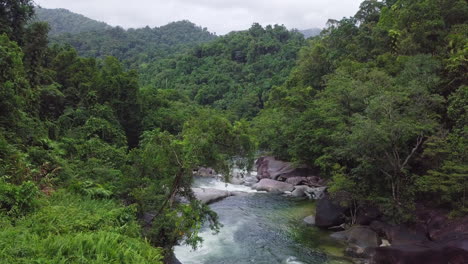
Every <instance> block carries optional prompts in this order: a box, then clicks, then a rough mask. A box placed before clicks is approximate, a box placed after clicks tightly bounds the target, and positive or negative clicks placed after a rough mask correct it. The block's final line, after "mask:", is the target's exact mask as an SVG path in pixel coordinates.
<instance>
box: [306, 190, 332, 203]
mask: <svg viewBox="0 0 468 264" xmlns="http://www.w3.org/2000/svg"><path fill="white" fill-rule="evenodd" d="M326 189H327V187H315V188H309V189H307V193H308V194H309V195H310V196H309V198H310V199H315V200H319V199H322V198H324V197H325V190H326Z"/></svg>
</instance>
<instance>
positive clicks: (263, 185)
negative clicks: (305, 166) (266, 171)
mask: <svg viewBox="0 0 468 264" xmlns="http://www.w3.org/2000/svg"><path fill="white" fill-rule="evenodd" d="M252 188H253V189H255V190H257V191H267V192H274V193H284V192H288V191H289V192H292V191H293V190H294V186H293V185H292V184H289V183H286V182H280V181H275V180H271V179H261V180H260V181H259V182H258V183H256V184H254V185H253V186H252Z"/></svg>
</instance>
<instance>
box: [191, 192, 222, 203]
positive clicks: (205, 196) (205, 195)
mask: <svg viewBox="0 0 468 264" xmlns="http://www.w3.org/2000/svg"><path fill="white" fill-rule="evenodd" d="M192 190H193V193H194V194H195V198H197V200H199V201H201V202H202V203H204V204H210V203H214V202H216V201H219V200H221V199H224V198H226V197H228V196H231V193H230V192H229V191H223V190H217V189H210V188H192Z"/></svg>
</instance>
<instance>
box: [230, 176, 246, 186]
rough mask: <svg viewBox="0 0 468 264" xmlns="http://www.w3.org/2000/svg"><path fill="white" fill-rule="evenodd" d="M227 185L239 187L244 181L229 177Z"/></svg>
mask: <svg viewBox="0 0 468 264" xmlns="http://www.w3.org/2000/svg"><path fill="white" fill-rule="evenodd" d="M229 183H232V184H236V185H241V184H243V183H244V179H242V178H239V177H231V178H230V179H229Z"/></svg>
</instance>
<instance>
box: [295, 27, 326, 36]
mask: <svg viewBox="0 0 468 264" xmlns="http://www.w3.org/2000/svg"><path fill="white" fill-rule="evenodd" d="M321 31H322V30H321V29H320V28H309V29H303V30H299V32H301V33H302V35H304V38H310V37H315V36H318V35H319V34H320V32H321Z"/></svg>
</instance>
